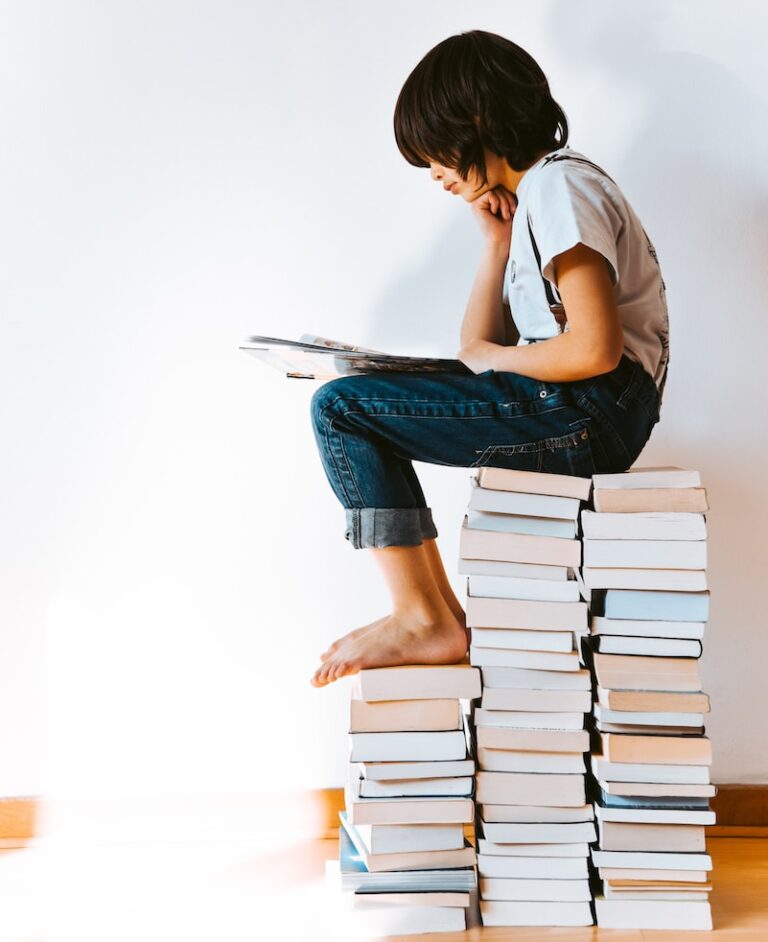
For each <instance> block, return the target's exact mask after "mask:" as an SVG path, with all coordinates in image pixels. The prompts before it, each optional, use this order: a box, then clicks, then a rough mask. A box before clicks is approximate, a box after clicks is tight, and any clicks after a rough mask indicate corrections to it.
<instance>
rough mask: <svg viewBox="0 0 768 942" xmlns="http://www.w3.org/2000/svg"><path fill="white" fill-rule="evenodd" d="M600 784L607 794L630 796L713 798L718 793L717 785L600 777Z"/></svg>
mask: <svg viewBox="0 0 768 942" xmlns="http://www.w3.org/2000/svg"><path fill="white" fill-rule="evenodd" d="M598 784H599V785H600V788H602V790H603V791H604V792H605V793H606V794H607V795H622V796H625V797H630V798H713V797H714V796H715V795H716V794H717V786H715V785H670V784H665V783H661V782H606V781H605V780H604V779H598Z"/></svg>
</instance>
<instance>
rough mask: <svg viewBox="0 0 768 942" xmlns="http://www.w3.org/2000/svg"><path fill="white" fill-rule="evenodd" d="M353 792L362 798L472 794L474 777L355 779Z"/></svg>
mask: <svg viewBox="0 0 768 942" xmlns="http://www.w3.org/2000/svg"><path fill="white" fill-rule="evenodd" d="M354 782H355V785H354V788H353V794H357V795H359V796H360V797H361V798H412V797H416V798H421V797H429V796H431V795H434V796H435V797H445V796H449V795H471V794H472V785H473V778H472V776H467V777H466V778H415V779H399V780H398V779H395V780H394V781H391V782H377V781H376V780H375V779H366V778H363V779H355V780H354Z"/></svg>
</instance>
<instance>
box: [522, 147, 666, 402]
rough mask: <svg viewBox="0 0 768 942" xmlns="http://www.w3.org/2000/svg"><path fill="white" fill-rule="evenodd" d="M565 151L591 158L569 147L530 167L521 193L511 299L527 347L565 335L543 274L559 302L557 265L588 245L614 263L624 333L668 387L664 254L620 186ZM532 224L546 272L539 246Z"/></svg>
mask: <svg viewBox="0 0 768 942" xmlns="http://www.w3.org/2000/svg"><path fill="white" fill-rule="evenodd" d="M562 154H567V155H568V156H569V157H573V158H580V159H581V160H588V158H587V157H585V156H584V155H583V154H581V153H579V152H578V151H575V150H571V148H570V147H561V148H560V149H559V150H556V151H552V152H551V153H550V154H547V155H546V156H544V157H542V158H541V159H540V160H539V161H537V162H536V163H535V164H533V166H531V167H529V169H528V170H527V171H526V172H525V174H524V175H523V177H522V179H521V180H520V183H519V184H518V188H517V194H516V195H517V200H518V203H517V210H516V212H515V218H514V223H513V225H512V242H511V246H510V253H509V261H508V263H507V270H506V274H505V278H504V283H505V290H504V296H505V299H506V300H508V303H509V306H510V308H511V311H512V317H513V319H514V321H515V324H516V326H517V329H518V331H519V332H520V338H521V339H520V343H526V342H527V341H529V340H545V339H547V338H549V337H554V336H556V335H557V334H559V333H562V330H563V327H561V325H560V323H558V321H557V320H556V318H555V315H554V314H553V313H552V311H550V307H549V302H548V300H547V296H546V292H545V288H544V283H543V281H542V277H541V276H542V274H543V275H544V277H545V278H547V280H548V281H550V282H551V283H552V286H553V293H554V295H555V298H556V300H557V301H559V300H560V296H559V294H558V293H557V289H556V287H555V286H554V281H553V278H554V266H553V264H552V260H553V258H555V256H557V255H559V254H560V253H561V252H565V251H567V250H568V249H570V248H573V246H575V245H577V244H578V243H580V242H581V243H583V244H584V245H586V246H588V247H589V248H591V249H594V250H595V251H597V252H599V253H600V254H601V255H603V256H604V257H605V258H606V259H607V260H608V263H609V265H610V268H611V280H612V282H613V285H614V293H615V296H616V302H617V305H618V309H619V316H620V317H621V323H622V327H623V330H624V352H625V353H626V354H627V355H628V356H629V357H631V358H632V359H634V360H637V361H639V362H640V363H641V364H642V366H643V367H644V368H645V370H646V372H648V373H649V374H650V375H651V376H652V377H653V379H654V381H655V382H656V385H657V386H658V387H659V389H660V390H663V387H664V379H665V376H666V370H667V361H668V360H669V321H668V313H667V300H666V292H665V286H664V281H663V279H662V276H661V270H660V267H659V263H658V260H657V258H656V251H655V249H654V247H653V245H652V244H651V241H650V239H649V238H648V237H647V235H646V233H645V231H644V230H643V226H642V224H641V222H640V220H639V219H638V217H637V215H636V214H635V211H634V210H633V209H632V207H631V206H630V204H629V202H628V201H627V199H626V197H625V196H624V194H623V193H622V192H621V190H620V189H619V187H618V186H617V185H616V184H615V183H614V182H613V181H611V180H610V179H608V177H606V176H605V175H604V174H602V173H600V172H599V171H598V170H596V169H594V168H593V167H592V166H590V165H589V164H586V163H580V162H579V161H578V160H572V159H568V160H562V159H561V160H552V158H553V157H557V156H559V155H562ZM529 219H530V225H531V230H532V231H533V235H534V238H535V240H536V245H537V247H538V250H539V254H540V256H541V269H539V265H538V263H537V261H536V255H535V252H534V249H533V245H532V243H531V237H530V232H529V229H528V220H529ZM564 329H565V330H567V329H568V327H567V324H566V325H565V328H564Z"/></svg>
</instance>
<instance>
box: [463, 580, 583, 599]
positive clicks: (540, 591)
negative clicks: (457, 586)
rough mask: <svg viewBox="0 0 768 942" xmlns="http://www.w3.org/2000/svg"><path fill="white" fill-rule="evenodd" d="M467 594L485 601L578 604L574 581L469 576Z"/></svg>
mask: <svg viewBox="0 0 768 942" xmlns="http://www.w3.org/2000/svg"><path fill="white" fill-rule="evenodd" d="M467 592H468V593H469V595H471V596H476V597H481V598H486V599H530V600H531V601H539V602H578V601H579V600H580V595H579V584H578V583H577V582H576V580H575V579H565V580H562V579H512V578H510V577H509V576H470V577H469V580H468V586H467Z"/></svg>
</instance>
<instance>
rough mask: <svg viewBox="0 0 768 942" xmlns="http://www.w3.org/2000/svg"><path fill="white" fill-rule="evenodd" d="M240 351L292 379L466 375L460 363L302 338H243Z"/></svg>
mask: <svg viewBox="0 0 768 942" xmlns="http://www.w3.org/2000/svg"><path fill="white" fill-rule="evenodd" d="M240 349H241V350H244V351H245V352H246V353H250V354H251V355H252V356H255V357H256V358H257V359H259V360H261V361H262V362H264V363H266V364H267V365H268V366H271V367H274V368H275V369H277V370H280V372H281V373H285V374H286V376H288V377H290V378H294V379H334V378H335V377H337V376H353V375H355V374H357V373H466V374H467V375H469V374H471V372H472V371H471V370H470V369H469V367H467V366H465V365H464V364H463V363H462V362H461V361H460V360H449V359H441V358H436V357H408V356H396V355H394V354H391V353H380V352H379V351H378V350H370V349H368V348H366V347H356V346H354V345H353V344H348V343H339V342H337V341H335V340H328V339H326V338H325V337H315V336H313V335H311V334H302V336H301V337H299V339H298V340H283V339H282V338H279V337H259V336H256V337H246V339H245V340H243V342H242V343H241V344H240Z"/></svg>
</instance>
